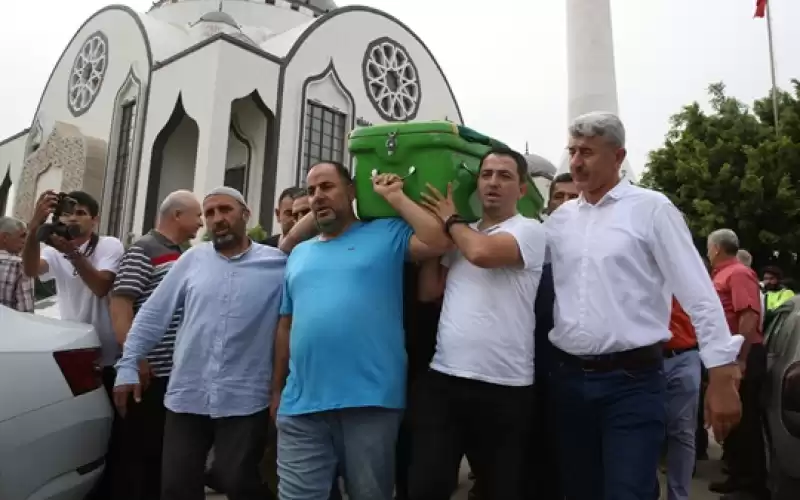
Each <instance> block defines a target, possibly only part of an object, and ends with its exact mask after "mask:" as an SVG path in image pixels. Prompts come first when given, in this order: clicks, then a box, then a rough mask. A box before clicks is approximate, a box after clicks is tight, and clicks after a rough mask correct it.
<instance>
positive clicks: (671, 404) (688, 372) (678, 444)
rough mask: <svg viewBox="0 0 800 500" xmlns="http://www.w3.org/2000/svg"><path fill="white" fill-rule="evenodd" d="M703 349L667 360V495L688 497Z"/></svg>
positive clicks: (673, 498) (682, 499) (681, 499)
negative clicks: (700, 351)
mask: <svg viewBox="0 0 800 500" xmlns="http://www.w3.org/2000/svg"><path fill="white" fill-rule="evenodd" d="M701 370H702V366H701V362H700V353H699V352H698V351H697V350H694V351H687V352H684V353H681V354H678V355H677V356H675V357H672V358H667V359H665V360H664V373H665V374H666V377H667V495H668V496H667V498H668V499H669V500H686V499H688V498H689V490H690V488H691V484H692V473H693V472H694V464H695V449H694V447H695V431H696V430H697V406H698V404H699V401H700V378H701Z"/></svg>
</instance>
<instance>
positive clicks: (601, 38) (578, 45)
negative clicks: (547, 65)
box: [567, 0, 619, 121]
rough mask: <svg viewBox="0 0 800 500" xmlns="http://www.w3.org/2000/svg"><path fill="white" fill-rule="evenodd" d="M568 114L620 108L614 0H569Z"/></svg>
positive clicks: (574, 114) (569, 115)
mask: <svg viewBox="0 0 800 500" xmlns="http://www.w3.org/2000/svg"><path fill="white" fill-rule="evenodd" d="M567 72H568V79H569V80H568V81H569V83H568V89H569V95H568V114H567V118H568V119H569V121H572V120H573V119H575V118H576V117H578V116H580V115H582V114H585V113H589V112H592V111H608V112H611V113H615V114H616V113H618V112H619V105H618V103H617V79H616V68H615V65H614V36H613V30H612V26H611V5H610V0H567Z"/></svg>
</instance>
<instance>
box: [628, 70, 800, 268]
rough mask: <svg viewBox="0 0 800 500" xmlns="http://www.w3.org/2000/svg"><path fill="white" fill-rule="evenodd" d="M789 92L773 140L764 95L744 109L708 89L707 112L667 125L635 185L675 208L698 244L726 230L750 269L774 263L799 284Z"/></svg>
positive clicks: (796, 171)
mask: <svg viewBox="0 0 800 500" xmlns="http://www.w3.org/2000/svg"><path fill="white" fill-rule="evenodd" d="M792 86H793V91H792V93H789V92H785V91H779V97H778V101H779V111H778V113H779V114H778V118H779V127H780V135H778V134H776V131H775V127H774V113H773V105H772V104H773V101H772V98H771V96H768V97H765V98H763V99H760V100H758V101H756V102H755V103H754V105H753V106H752V108H751V107H749V106H746V105H745V104H743V103H742V102H740V101H738V100H737V99H735V98H733V97H730V96H728V95H726V94H725V86H724V85H723V84H722V83H715V84H713V85H711V86H709V89H708V91H709V102H710V105H711V109H710V112H705V111H703V109H702V108H701V106H700V105H699V104H698V103H697V102H695V103H692V104H690V105H688V106H685V107H684V108H683V109H682V110H681V111H680V112H679V113H678V114H676V115H674V116H673V117H672V118H671V122H670V125H671V126H670V130H669V132H668V133H667V136H666V140H665V143H664V146H663V147H661V148H660V149H657V150H655V151H652V152H651V153H650V158H649V163H648V166H647V171H646V172H645V173H644V175H643V176H642V184H643V185H644V186H647V187H651V188H653V189H656V190H659V191H661V192H663V193H664V194H665V195H667V196H668V197H669V198H670V199H671V200H672V202H673V203H675V205H676V206H677V207H678V208H679V209H680V210H681V211H682V212H683V213H684V214H685V216H686V219H687V222H688V224H689V228H690V229H691V230H692V233H693V234H694V235H695V237H696V238H697V239H698V243H699V242H700V241H703V242H704V239H705V237H706V236H707V235H708V234H709V233H710V232H711V231H713V230H715V229H719V228H723V227H725V228H730V229H733V230H734V231H735V232H736V234H737V235H739V240H740V246H741V247H742V248H745V249H747V250H748V251H750V253H751V254H752V255H753V262H754V266H755V267H756V269H760V268H761V267H762V266H765V265H767V264H776V265H779V266H780V267H781V268H783V269H784V271H785V272H787V273H788V274H793V275H795V277H796V278H800V276H799V274H800V272H799V271H800V269H799V268H798V265H797V252H798V251H800V193H799V192H798V191H800V82H798V81H797V80H793V81H792ZM703 246H704V244H703Z"/></svg>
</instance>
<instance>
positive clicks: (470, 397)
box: [409, 148, 545, 500]
mask: <svg viewBox="0 0 800 500" xmlns="http://www.w3.org/2000/svg"><path fill="white" fill-rule="evenodd" d="M526 178H527V164H526V162H525V159H524V158H523V157H522V156H521V155H520V154H519V153H517V152H515V151H513V150H510V149H506V148H497V149H492V150H491V151H489V153H487V154H486V156H484V158H483V159H482V161H481V167H480V172H479V177H478V195H479V197H480V200H481V203H482V208H483V218H482V219H481V220H480V221H478V222H477V223H473V224H468V223H467V222H466V221H465V220H464V219H462V218H460V217H459V216H458V215H457V213H456V209H455V206H454V204H453V200H452V192H451V189H450V188H448V191H449V192H448V194H447V196H446V197H445V196H443V195H442V194H441V193H439V192H438V191H436V190H435V189H433V188H430V190H431V195H424V197H425V199H426V201H425V204H426V205H427V206H428V208H429V209H430V210H431V211H433V212H434V213H435V214H436V215H438V216H439V217H440V218H441V220H442V221H443V223H444V229H445V231H446V232H447V233H448V235H449V236H450V237H451V238H452V240H453V242H454V244H455V247H456V248H455V250H453V251H452V252H450V253H449V254H448V255H446V256H445V257H444V258H443V259H442V260H441V264H440V263H439V262H437V261H433V262H426V263H424V264H423V266H422V269H421V270H420V299H422V300H428V301H432V300H437V299H438V298H440V297H441V296H442V294H443V295H444V303H443V306H442V314H441V318H440V320H439V331H438V334H437V338H436V352H435V354H434V356H433V360H432V362H431V364H430V368H431V369H430V371H429V372H428V373H427V374H426V376H424V377H423V380H420V381H419V382H418V383H417V384H416V387H415V388H414V389H412V396H411V402H410V404H409V408H410V411H411V426H412V440H413V443H412V451H411V453H412V460H411V469H410V472H409V498H410V500H423V499H424V500H428V499H434V500H435V499H441V500H446V499H448V498H450V495H451V494H452V491H453V487H454V484H453V480H454V478H455V477H456V476H457V473H458V468H459V465H460V462H461V457H462V456H463V455H464V454H466V455H467V458H468V459H469V463H470V466H471V468H472V470H473V472H474V473H475V476H476V478H477V487H478V489H477V491H476V493H477V496H478V497H479V498H484V499H495V498H498V499H500V498H502V499H503V500H517V499H520V498H521V497H522V485H523V475H524V474H526V471H524V470H523V469H524V464H525V460H524V457H525V452H526V447H527V443H528V434H529V432H530V429H531V422H532V410H533V390H532V387H533V374H534V336H533V332H534V328H535V324H536V318H535V314H534V302H535V299H536V290H537V288H538V285H539V279H540V277H541V274H542V265H543V262H544V254H545V232H544V228H543V226H542V225H541V224H540V223H539V222H538V221H536V220H533V219H527V218H525V217H523V216H522V215H520V214H519V213H518V212H517V202H518V201H519V199H520V197H521V196H522V195H524V194H525V189H526V187H527V186H526V182H525V180H526Z"/></svg>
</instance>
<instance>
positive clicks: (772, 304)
mask: <svg viewBox="0 0 800 500" xmlns="http://www.w3.org/2000/svg"><path fill="white" fill-rule="evenodd" d="M792 297H794V292H793V291H791V290H789V289H788V288H784V289H783V290H778V291H775V292H767V310H768V311H772V310H773V309H777V308H778V307H780V305H781V304H783V303H784V302H786V301H787V300H789V299H791V298H792Z"/></svg>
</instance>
